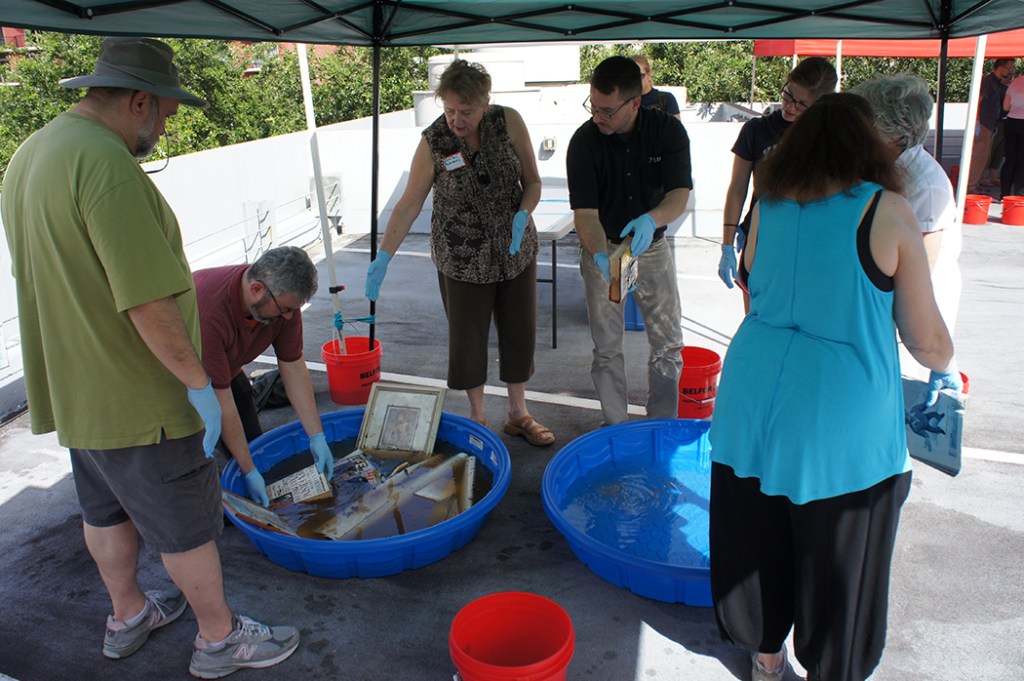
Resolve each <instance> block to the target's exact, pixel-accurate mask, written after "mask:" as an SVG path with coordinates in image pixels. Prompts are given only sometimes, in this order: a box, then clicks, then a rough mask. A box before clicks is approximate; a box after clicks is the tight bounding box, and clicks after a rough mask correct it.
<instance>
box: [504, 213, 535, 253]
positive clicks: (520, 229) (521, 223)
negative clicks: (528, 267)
mask: <svg viewBox="0 0 1024 681" xmlns="http://www.w3.org/2000/svg"><path fill="white" fill-rule="evenodd" d="M529 221H530V213H529V211H527V210H526V209H525V208H524V209H523V210H521V211H519V212H518V213H516V214H515V217H513V218H512V243H510V244H509V245H508V254H509V255H515V254H516V253H518V252H519V246H520V244H522V243H523V233H524V232H525V231H526V223H528V222H529Z"/></svg>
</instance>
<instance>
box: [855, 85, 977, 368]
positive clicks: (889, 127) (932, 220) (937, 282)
mask: <svg viewBox="0 0 1024 681" xmlns="http://www.w3.org/2000/svg"><path fill="white" fill-rule="evenodd" d="M851 91H852V92H854V93H856V94H858V95H860V96H862V97H864V98H865V99H866V100H868V103H869V104H871V109H872V111H873V112H874V121H875V128H876V129H877V130H878V134H879V135H880V136H881V138H882V141H883V142H885V148H886V151H887V153H888V156H889V159H890V160H892V161H893V162H895V164H896V167H897V168H898V169H899V170H901V171H902V173H903V183H904V185H903V195H904V196H905V197H906V199H907V201H908V202H909V203H910V210H911V211H913V213H914V217H915V218H916V220H917V224H918V227H919V229H920V230H921V235H922V238H923V239H924V250H925V253H926V254H927V256H928V268H929V271H930V272H931V280H932V287H933V289H934V291H935V298H936V300H937V301H938V305H939V312H940V313H941V314H942V319H943V321H944V322H945V324H946V328H947V329H949V332H950V333H953V329H954V328H955V326H956V316H957V308H958V307H959V304H960V289H961V277H960V265H959V262H958V259H959V257H960V246H961V240H962V239H961V229H960V222H959V220H957V210H956V204H955V203H954V201H953V187H952V185H951V184H950V182H949V177H948V176H947V175H946V171H944V170H943V169H942V166H941V165H939V162H938V161H936V160H935V159H934V158H933V157H932V155H931V154H929V153H928V152H927V151H926V150H925V148H924V140H925V136H926V135H927V134H928V129H929V121H930V120H931V115H932V108H933V107H934V101H933V100H932V97H931V94H930V93H929V91H928V84H927V83H926V82H924V81H923V80H922V79H920V78H918V77H917V76H912V75H908V74H900V75H896V76H882V77H879V78H874V79H872V80H869V81H866V82H864V83H861V84H860V85H858V86H857V87H855V88H853V89H852V90H851ZM900 355H901V357H900V364H901V366H902V367H903V373H904V375H907V376H911V377H913V378H918V379H922V380H923V379H925V378H927V376H928V370H927V369H926V368H924V367H921V366H920V365H919V364H917V363H916V362H914V359H913V357H911V356H910V353H909V352H907V351H906V348H904V347H903V346H902V345H901V348H900Z"/></svg>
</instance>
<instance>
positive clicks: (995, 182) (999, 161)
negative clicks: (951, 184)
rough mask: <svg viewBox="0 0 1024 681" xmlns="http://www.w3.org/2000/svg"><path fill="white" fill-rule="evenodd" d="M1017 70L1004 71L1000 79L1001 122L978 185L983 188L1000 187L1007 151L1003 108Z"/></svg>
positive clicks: (997, 95)
mask: <svg viewBox="0 0 1024 681" xmlns="http://www.w3.org/2000/svg"><path fill="white" fill-rule="evenodd" d="M1015 70H1016V68H1013V69H1011V70H1010V71H1008V72H1005V71H1004V72H1003V73H1002V77H1000V78H999V91H998V92H997V94H996V98H997V99H998V100H999V120H998V121H997V122H996V130H995V133H994V134H993V135H992V152H991V153H990V154H989V158H988V168H986V169H985V172H984V173H982V177H981V181H980V182H979V183H978V184H979V185H981V186H982V187H998V186H1000V182H999V171H1000V169H1001V168H1002V165H1003V157H1004V155H1005V153H1004V152H1005V150H1006V131H1005V130H1004V121H1006V109H1005V108H1003V103H1004V100H1005V98H1006V88H1007V87H1008V86H1009V85H1010V82H1011V81H1012V80H1013V75H1014V72H1015Z"/></svg>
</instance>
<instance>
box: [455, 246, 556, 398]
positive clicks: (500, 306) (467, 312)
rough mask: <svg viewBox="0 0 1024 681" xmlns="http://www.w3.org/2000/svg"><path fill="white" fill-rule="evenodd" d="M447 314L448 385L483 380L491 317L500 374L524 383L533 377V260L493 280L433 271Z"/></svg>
mask: <svg viewBox="0 0 1024 681" xmlns="http://www.w3.org/2000/svg"><path fill="white" fill-rule="evenodd" d="M437 282H438V285H439V286H440V288H441V302H443V303H444V311H445V314H446V315H448V387H449V388H452V389H453V390H469V389H470V388H476V387H478V386H481V385H483V384H484V383H486V382H487V343H488V338H489V336H490V332H491V317H492V316H493V317H494V326H495V328H496V329H497V331H498V362H499V372H498V373H499V378H500V379H501V380H502V382H504V383H526V381H528V380H529V378H530V376H532V375H533V353H534V350H535V348H536V345H537V343H536V336H537V263H536V261H535V262H533V263H531V264H530V266H529V267H527V268H526V269H525V270H524V271H523V272H522V274H520V275H519V276H517V277H515V278H514V279H509V280H507V281H498V282H494V283H493V284H470V283H467V282H464V281H457V280H455V279H452V278H451V277H448V276H446V275H444V274H442V273H441V272H438V273H437Z"/></svg>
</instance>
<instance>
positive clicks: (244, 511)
mask: <svg viewBox="0 0 1024 681" xmlns="http://www.w3.org/2000/svg"><path fill="white" fill-rule="evenodd" d="M373 458H374V457H371V456H369V455H367V454H366V453H365V452H363V451H362V450H359V449H357V450H355V451H353V452H352V453H350V454H348V455H347V456H345V457H342V458H340V459H338V460H337V461H336V462H335V466H334V471H333V474H332V476H331V479H330V480H328V479H327V478H326V477H325V476H324V475H323V474H321V473H319V472H318V471H317V469H316V467H315V466H313V465H310V466H308V467H306V468H303V469H301V470H299V471H297V472H295V473H292V474H290V475H288V476H285V477H283V478H281V479H280V480H276V481H274V482H271V483H269V484H268V485H267V496H268V497H270V499H271V505H270V508H269V509H266V508H263V507H261V506H259V505H257V504H254V503H253V502H251V501H249V500H248V499H245V498H244V497H240V496H238V495H234V494H231V493H230V492H225V507H227V508H228V510H229V512H230V513H232V514H233V515H236V516H241V517H242V518H244V519H245V520H248V521H250V522H254V523H255V524H257V525H259V526H260V527H263V528H264V529H268V530H272V531H275V532H281V533H284V534H290V535H297V536H301V537H307V538H318V539H334V540H348V539H368V538H376V537H385V536H394V535H399V534H405V533H407V532H412V531H414V530H418V529H422V528H424V527H430V526H433V525H436V524H438V523H440V522H444V521H445V520H448V519H449V518H453V517H455V516H456V515H458V514H459V513H464V512H465V511H466V510H468V509H469V508H470V507H471V506H472V504H473V483H474V478H475V472H476V458H475V457H473V456H470V455H468V454H465V453H459V454H457V455H455V456H452V457H447V458H446V457H444V456H441V455H430V454H427V453H425V452H389V453H387V456H386V458H388V459H400V461H399V462H398V464H397V465H396V466H395V467H394V468H393V469H392V470H391V472H390V473H389V474H387V475H385V474H384V473H382V471H381V468H387V466H378V465H377V464H375V463H374V461H373ZM229 495H230V496H229Z"/></svg>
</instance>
